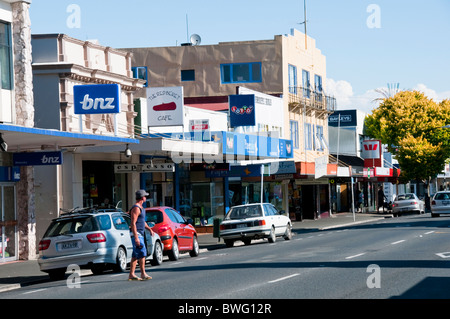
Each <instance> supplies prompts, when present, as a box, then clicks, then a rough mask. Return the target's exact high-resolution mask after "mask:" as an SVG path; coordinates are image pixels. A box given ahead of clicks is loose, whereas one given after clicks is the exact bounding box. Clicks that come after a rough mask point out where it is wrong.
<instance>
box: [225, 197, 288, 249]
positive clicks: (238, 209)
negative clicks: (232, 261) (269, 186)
mask: <svg viewBox="0 0 450 319" xmlns="http://www.w3.org/2000/svg"><path fill="white" fill-rule="evenodd" d="M277 236H283V237H284V239H286V240H290V239H291V238H292V224H291V220H290V219H289V218H288V217H287V216H285V215H284V211H280V212H279V211H278V210H277V209H276V208H275V207H274V206H273V205H272V204H268V203H258V204H247V205H239V206H234V207H232V208H231V209H230V210H229V211H228V214H227V215H226V216H225V218H224V220H223V221H222V222H221V224H220V237H221V238H223V239H224V241H225V245H226V246H227V247H232V246H233V244H234V242H235V241H236V240H242V241H243V242H244V244H246V245H249V244H250V242H251V241H252V239H259V238H268V240H269V242H271V243H273V242H275V241H276V237H277Z"/></svg>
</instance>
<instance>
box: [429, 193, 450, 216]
mask: <svg viewBox="0 0 450 319" xmlns="http://www.w3.org/2000/svg"><path fill="white" fill-rule="evenodd" d="M440 214H450V191H441V192H437V193H436V194H434V196H433V199H432V200H431V217H438V216H439V215H440Z"/></svg>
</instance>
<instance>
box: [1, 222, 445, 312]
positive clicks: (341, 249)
mask: <svg viewBox="0 0 450 319" xmlns="http://www.w3.org/2000/svg"><path fill="white" fill-rule="evenodd" d="M449 243H450V218H448V217H439V218H433V219H432V218H431V217H430V214H425V215H408V216H403V217H400V218H389V219H384V220H382V221H377V222H374V223H371V224H364V225H356V226H351V227H344V228H336V229H330V230H323V231H308V230H302V231H298V232H296V233H294V236H293V238H292V240H290V241H286V240H284V239H282V238H278V239H277V241H276V242H275V243H273V244H269V243H268V242H267V240H258V241H254V242H252V244H251V245H249V246H244V245H240V246H236V247H233V248H223V249H216V250H212V251H207V252H204V253H202V254H200V255H199V256H198V257H196V258H191V257H189V255H183V256H182V257H181V258H180V259H179V260H178V261H175V262H171V261H165V262H164V263H163V264H162V265H161V266H158V267H150V265H148V266H147V267H148V268H147V269H148V273H149V274H150V275H151V276H153V279H152V280H150V281H146V282H129V281H127V278H128V273H120V274H118V273H105V274H103V275H97V276H93V275H87V276H81V277H79V276H78V275H72V276H70V277H69V278H68V279H67V280H63V281H56V282H50V281H48V282H45V283H40V284H35V285H31V286H27V287H23V288H21V289H17V290H14V291H10V292H5V293H2V294H1V298H2V299H34V298H38V299H59V298H62V299H72V298H74V299H84V298H97V299H130V298H147V299H186V300H185V302H186V303H187V304H186V307H187V308H183V311H189V308H188V303H189V299H196V300H197V304H198V300H212V299H233V300H234V299H240V300H246V299H262V300H263V301H262V302H261V304H264V303H265V302H267V301H268V300H271V299H307V298H314V299H348V298H349V299H358V298H362V299H367V298H374V299H391V298H394V299H395V298H401V299H410V298H420V299H427V298H434V299H441V298H450V290H449V289H448V287H449V286H450V271H449V269H450V245H449ZM224 247H225V246H224ZM183 302H184V301H183ZM263 308H264V307H263ZM205 311H206V310H205Z"/></svg>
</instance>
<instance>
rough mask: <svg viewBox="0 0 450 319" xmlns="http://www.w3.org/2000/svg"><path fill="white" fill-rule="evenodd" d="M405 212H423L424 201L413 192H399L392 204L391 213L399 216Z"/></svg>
mask: <svg viewBox="0 0 450 319" xmlns="http://www.w3.org/2000/svg"><path fill="white" fill-rule="evenodd" d="M406 212H418V213H419V214H424V213H425V202H424V201H423V200H421V199H419V197H417V195H416V194H414V193H406V194H400V195H398V196H397V198H396V199H395V200H394V203H393V204H392V213H393V214H394V216H400V215H401V214H402V213H406Z"/></svg>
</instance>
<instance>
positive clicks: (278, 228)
mask: <svg viewBox="0 0 450 319" xmlns="http://www.w3.org/2000/svg"><path fill="white" fill-rule="evenodd" d="M267 205H268V206H269V209H270V210H271V211H272V214H273V222H274V224H275V232H276V234H277V235H282V234H284V232H285V231H286V223H285V222H284V218H283V216H282V215H280V213H279V212H278V210H277V209H276V208H275V206H273V205H272V204H267Z"/></svg>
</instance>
